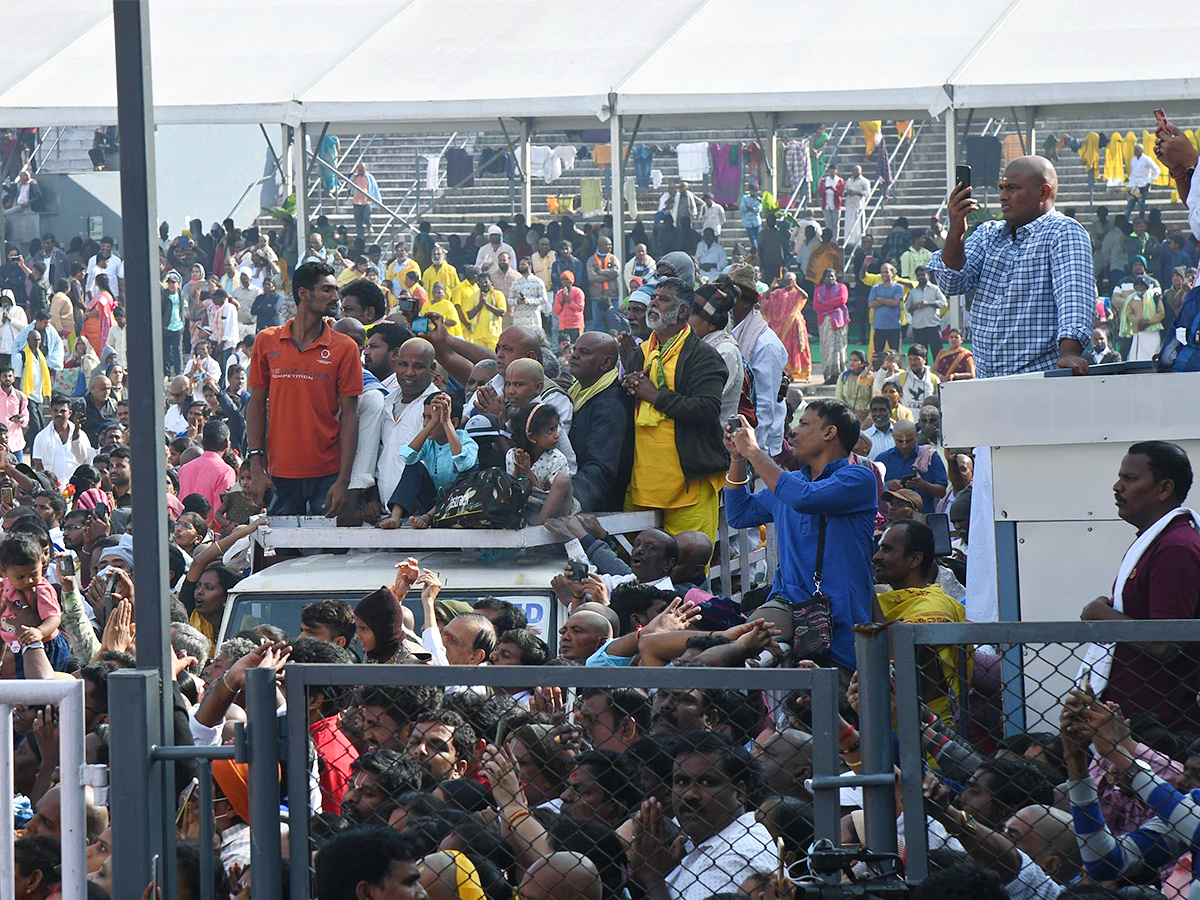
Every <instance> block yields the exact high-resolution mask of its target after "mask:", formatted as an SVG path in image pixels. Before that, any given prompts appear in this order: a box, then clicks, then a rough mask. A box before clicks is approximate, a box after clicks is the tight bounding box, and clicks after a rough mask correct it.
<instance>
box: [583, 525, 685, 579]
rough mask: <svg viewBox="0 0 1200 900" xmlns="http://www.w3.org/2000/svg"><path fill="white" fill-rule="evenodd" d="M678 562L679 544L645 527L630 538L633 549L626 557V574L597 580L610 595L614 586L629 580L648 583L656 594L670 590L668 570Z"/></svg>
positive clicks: (664, 534) (657, 530) (607, 576)
mask: <svg viewBox="0 0 1200 900" xmlns="http://www.w3.org/2000/svg"><path fill="white" fill-rule="evenodd" d="M678 562H679V544H678V543H677V542H676V541H675V538H673V537H671V535H669V534H667V533H666V532H665V531H660V530H659V529H657V528H647V529H646V530H645V531H643V532H641V533H639V534H638V536H637V537H635V538H634V539H633V549H632V551H631V552H630V554H629V568H630V569H632V570H633V571H632V572H630V573H629V574H628V575H600V576H598V577H599V578H600V580H601V581H603V582H604V586H605V587H607V588H608V591H609V593H610V594H611V593H612V590H613V588H615V587H616V586H617V585H618V584H625V583H627V582H630V581H633V582H636V583H638V584H648V585H650V586H651V587H656V588H658V589H659V590H660V591H673V590H675V585H674V584H673V583H672V582H671V570H672V569H674V568H675V565H676V564H677V563H678Z"/></svg>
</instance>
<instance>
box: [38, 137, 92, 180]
mask: <svg viewBox="0 0 1200 900" xmlns="http://www.w3.org/2000/svg"><path fill="white" fill-rule="evenodd" d="M97 127H99V126H70V127H66V128H59V129H56V130H53V131H51V130H49V129H48V131H51V133H50V134H49V136H48V137H47V138H46V141H45V143H44V144H43V145H42V147H41V149H39V150H38V160H39V164H38V171H39V172H43V173H45V174H72V173H76V172H90V171H92V159H91V157H90V156H88V151H89V150H91V149H92V142H93V140H94V138H95V134H96V128H97ZM55 132H57V133H55Z"/></svg>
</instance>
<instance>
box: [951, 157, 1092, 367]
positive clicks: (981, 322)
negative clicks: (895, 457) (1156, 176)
mask: <svg viewBox="0 0 1200 900" xmlns="http://www.w3.org/2000/svg"><path fill="white" fill-rule="evenodd" d="M956 180H957V182H958V183H957V184H955V186H954V189H953V191H951V193H950V201H949V207H948V214H949V217H950V227H949V230H948V231H947V232H946V244H945V246H944V247H943V248H942V249H941V250H940V251H939V252H938V253H935V254H934V256H933V259H932V260H930V262H929V265H928V269H929V272H930V274H931V275H932V276H933V278H934V280H935V281H936V282H937V285H938V287H940V288H941V289H942V291H943V292H944V293H946V294H947V295H954V294H965V293H966V292H967V291H970V290H972V289H974V291H975V300H974V303H973V304H972V307H971V331H972V338H973V352H974V355H975V366H976V375H977V377H979V378H994V377H996V376H999V375H1014V374H1017V373H1021V372H1040V371H1045V370H1048V369H1054V368H1060V369H1070V370H1071V372H1072V373H1073V374H1075V375H1086V374H1087V371H1088V364H1087V360H1086V359H1085V358H1084V357H1083V348H1084V347H1085V346H1086V345H1087V342H1088V340H1089V338H1090V336H1091V331H1092V322H1093V319H1094V318H1095V314H1096V278H1095V271H1094V269H1093V267H1092V242H1091V239H1090V238H1089V237H1088V233H1087V230H1086V229H1085V228H1084V227H1083V226H1082V225H1080V224H1079V223H1078V222H1076V221H1075V220H1074V219H1071V218H1068V217H1067V216H1064V215H1062V214H1061V213H1059V212H1058V211H1057V210H1055V208H1054V199H1055V197H1056V196H1057V194H1058V173H1057V172H1056V171H1055V170H1054V166H1053V165H1051V163H1050V161H1049V160H1047V159H1044V158H1042V157H1040V156H1022V157H1019V158H1017V159H1014V160H1013V161H1012V162H1011V163H1009V164H1008V168H1006V169H1005V171H1004V175H1003V177H1002V179H1001V183H1000V211H1001V214H1002V216H1003V219H1002V221H998V222H996V221H988V222H983V223H981V224H980V225H979V226H978V227H977V228H976V229H975V231H974V232H972V234H971V236H970V237H969V238H968V237H967V216H968V215H969V214H970V213H971V212H973V211H975V210H976V209H978V208H979V204H978V203H977V202H976V201H975V200H974V199H973V198H972V196H971V184H970V168H969V167H967V166H960V167H959V174H958V176H957V178H956Z"/></svg>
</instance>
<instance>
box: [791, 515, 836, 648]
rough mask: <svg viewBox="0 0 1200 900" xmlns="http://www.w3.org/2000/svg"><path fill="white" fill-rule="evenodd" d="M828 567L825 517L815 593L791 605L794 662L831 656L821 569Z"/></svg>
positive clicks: (821, 523)
mask: <svg viewBox="0 0 1200 900" xmlns="http://www.w3.org/2000/svg"><path fill="white" fill-rule="evenodd" d="M824 564H825V517H824V516H821V517H820V520H819V524H818V526H817V565H816V568H815V570H814V571H813V592H812V596H811V597H809V598H808V599H807V600H801V601H800V602H798V603H794V604H793V605H792V660H793V662H795V661H798V660H801V659H813V660H820V659H822V658H823V657H824V656H825V655H826V654H828V653H829V648H830V646H831V644H832V641H833V616H832V614H831V613H830V610H829V597H827V596H826V595H825V594H824V593H822V592H821V569H822V567H823V566H824Z"/></svg>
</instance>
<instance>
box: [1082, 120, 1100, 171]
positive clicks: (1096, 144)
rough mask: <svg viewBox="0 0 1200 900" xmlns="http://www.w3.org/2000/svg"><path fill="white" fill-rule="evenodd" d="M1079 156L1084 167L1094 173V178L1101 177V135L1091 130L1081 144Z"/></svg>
mask: <svg viewBox="0 0 1200 900" xmlns="http://www.w3.org/2000/svg"><path fill="white" fill-rule="evenodd" d="M1079 158H1080V159H1081V160H1083V167H1084V168H1085V169H1087V170H1088V171H1089V172H1091V173H1092V177H1093V178H1099V177H1100V135H1098V134H1097V133H1096V132H1094V131H1089V132H1088V133H1087V137H1085V138H1084V139H1083V143H1082V144H1080V145H1079Z"/></svg>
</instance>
